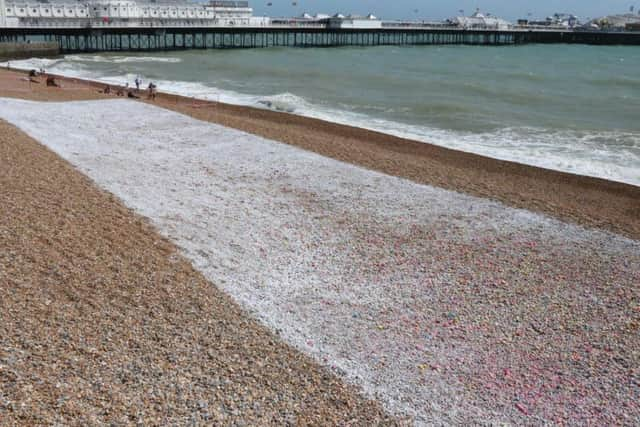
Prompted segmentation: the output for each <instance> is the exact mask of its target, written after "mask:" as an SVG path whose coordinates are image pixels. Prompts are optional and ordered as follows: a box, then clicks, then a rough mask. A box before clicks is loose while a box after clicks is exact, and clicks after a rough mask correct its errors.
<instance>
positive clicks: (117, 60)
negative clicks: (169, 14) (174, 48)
mask: <svg viewBox="0 0 640 427" xmlns="http://www.w3.org/2000/svg"><path fill="white" fill-rule="evenodd" d="M64 59H65V60H66V61H73V62H102V63H114V64H122V63H135V62H139V63H145V62H163V63H169V64H177V63H180V62H182V59H180V58H172V57H164V56H112V55H104V56H102V55H67V56H65V57H64Z"/></svg>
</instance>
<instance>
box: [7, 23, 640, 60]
mask: <svg viewBox="0 0 640 427" xmlns="http://www.w3.org/2000/svg"><path fill="white" fill-rule="evenodd" d="M27 40H32V41H49V42H57V43H58V44H59V46H60V50H61V52H65V53H73V52H96V51H137V50H139V51H149V50H179V49H225V48H226V49H229V48H264V47H273V46H291V47H332V46H381V45H445V44H467V45H512V44H526V43H580V44H600V45H603V44H609V45H640V32H602V31H597V32H596V31H594V32H590V31H573V30H566V31H560V30H546V31H545V30H523V29H510V30H468V29H459V28H447V27H445V28H442V27H440V28H424V27H417V28H411V27H409V28H402V27H400V28H397V27H394V28H378V29H329V28H322V27H320V28H318V27H286V26H268V27H244V28H243V27H235V28H233V27H232V28H230V27H162V28H159V27H101V28H43V27H31V28H3V29H0V42H16V41H27Z"/></svg>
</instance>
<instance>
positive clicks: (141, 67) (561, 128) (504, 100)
mask: <svg viewBox="0 0 640 427" xmlns="http://www.w3.org/2000/svg"><path fill="white" fill-rule="evenodd" d="M11 66H12V67H20V68H25V69H29V68H41V67H42V68H45V69H46V71H48V72H51V73H58V74H62V75H67V76H73V77H81V78H86V79H92V80H97V81H102V82H105V83H113V84H124V83H127V82H128V83H129V84H130V85H133V82H134V79H135V78H136V77H140V78H141V79H142V80H143V86H146V85H147V84H148V83H149V82H151V81H152V82H154V83H155V84H156V85H157V87H158V89H159V90H160V91H165V92H170V93H176V94H181V95H186V96H193V97H196V98H201V99H207V100H215V101H222V102H226V103H231V104H239V105H248V106H253V107H258V108H266V109H272V110H278V111H284V112H288V113H291V114H299V115H302V116H308V117H315V118H319V119H323V120H328V121H331V122H337V123H343V124H348V125H352V126H358V127H362V128H367V129H373V130H377V131H380V132H384V133H387V134H391V135H396V136H401V137H406V138H410V139H414V140H418V141H423V142H427V143H432V144H437V145H440V146H443V147H449V148H454V149H457V150H463V151H468V152H473V153H477V154H482V155H486V156H489V157H493V158H497V159H504V160H511V161H515V162H519V163H525V164H529V165H534V166H540V167H544V168H549V169H555V170H560V171H566V172H572V173H576V174H581V175H589V176H594V177H601V178H606V179H610V180H614V181H620V182H625V183H629V184H633V185H636V186H640V73H639V72H638V70H640V48H639V47H635V46H587V45H525V46H500V47H496V46H411V47H395V46H380V47H341V48H267V49H246V50H191V51H177V52H153V53H149V52H146V53H140V54H137V53H101V54H83V55H67V56H64V57H60V58H55V59H43V58H32V59H28V60H24V61H12V62H11Z"/></svg>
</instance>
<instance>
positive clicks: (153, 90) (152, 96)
mask: <svg viewBox="0 0 640 427" xmlns="http://www.w3.org/2000/svg"><path fill="white" fill-rule="evenodd" d="M148 98H149V99H156V85H155V84H153V82H149V96H148Z"/></svg>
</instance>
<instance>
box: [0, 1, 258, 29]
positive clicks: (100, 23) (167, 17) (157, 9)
mask: <svg viewBox="0 0 640 427" xmlns="http://www.w3.org/2000/svg"><path fill="white" fill-rule="evenodd" d="M269 23H270V19H269V18H265V17H255V16H253V9H252V8H251V7H249V3H248V2H247V1H219V0H213V1H210V2H209V3H207V4H197V3H183V4H179V3H150V2H145V3H142V2H141V3H138V2H135V1H131V0H97V1H89V2H86V3H36V2H33V3H23V2H14V1H7V0H0V27H5V28H7V27H8V28H25V27H41V28H48V27H49V28H55V27H58V28H60V27H62V28H87V27H91V28H94V27H96V28H100V27H216V26H221V27H234V26H239V27H262V26H267V25H269Z"/></svg>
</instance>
